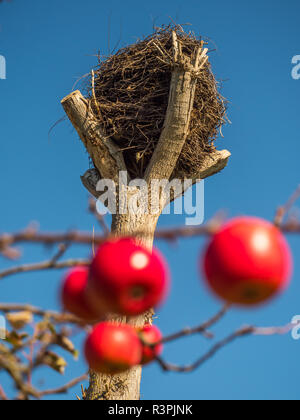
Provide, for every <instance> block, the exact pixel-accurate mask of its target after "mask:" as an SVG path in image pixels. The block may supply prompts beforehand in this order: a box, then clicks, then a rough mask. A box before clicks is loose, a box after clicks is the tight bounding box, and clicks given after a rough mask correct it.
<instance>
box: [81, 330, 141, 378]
mask: <svg viewBox="0 0 300 420" xmlns="http://www.w3.org/2000/svg"><path fill="white" fill-rule="evenodd" d="M85 357H86V360H87V362H88V365H89V367H90V368H91V369H92V370H94V371H95V372H98V373H106V374H107V373H108V374H116V373H119V372H123V371H125V370H128V369H130V368H131V367H133V366H135V365H138V364H140V361H141V357H142V344H141V341H140V339H139V337H138V335H137V332H136V331H135V330H134V328H133V327H131V326H130V325H126V324H121V325H118V324H113V323H110V322H102V323H101V324H98V325H97V326H96V327H95V328H94V329H93V331H92V332H91V334H90V335H89V336H88V338H87V340H86V343H85Z"/></svg>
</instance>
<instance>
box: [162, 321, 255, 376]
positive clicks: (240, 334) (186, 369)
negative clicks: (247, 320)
mask: <svg viewBox="0 0 300 420" xmlns="http://www.w3.org/2000/svg"><path fill="white" fill-rule="evenodd" d="M251 333H253V327H245V328H241V329H239V330H237V331H236V332H234V333H233V334H231V335H230V336H228V337H227V338H225V339H224V340H222V341H220V342H219V343H217V344H215V345H214V346H213V347H212V348H211V349H210V350H209V351H208V352H207V353H206V354H205V355H204V356H202V357H201V358H200V359H199V360H197V361H196V362H195V363H193V364H191V365H186V366H177V365H174V364H171V363H168V362H165V361H164V360H163V359H162V358H161V357H157V359H156V360H157V362H158V363H159V365H160V366H161V368H162V369H163V370H164V371H172V372H186V373H187V372H192V371H194V370H196V369H197V368H199V367H200V366H201V365H203V364H204V363H205V362H206V361H207V360H209V359H211V358H212V357H213V356H214V355H215V354H216V353H217V352H218V351H219V350H221V349H222V348H223V347H225V346H227V345H228V344H230V343H232V342H233V341H234V340H236V339H237V338H239V337H245V336H246V335H250V334H251Z"/></svg>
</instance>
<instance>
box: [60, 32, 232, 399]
mask: <svg viewBox="0 0 300 420" xmlns="http://www.w3.org/2000/svg"><path fill="white" fill-rule="evenodd" d="M172 42H173V57H172V58H171V59H170V57H169V56H166V55H165V54H164V53H163V51H162V50H161V49H160V48H159V47H158V51H159V54H162V55H163V57H162V58H161V59H163V60H165V62H166V64H169V65H170V68H171V69H172V78H171V84H170V92H169V103H168V108H167V112H166V116H165V123H164V127H163V130H162V133H161V135H160V138H159V140H158V143H157V146H156V149H155V151H154V153H153V156H152V158H151V161H150V163H149V166H148V168H147V170H146V173H145V175H144V181H145V182H146V184H147V186H148V187H150V186H151V185H152V181H161V180H163V181H167V182H168V181H170V180H171V179H172V178H174V176H173V177H172V174H174V175H176V171H175V169H176V164H177V161H178V158H179V157H180V153H181V150H182V148H183V146H184V143H185V141H186V138H187V135H188V130H189V123H190V118H191V112H192V109H193V103H194V93H195V87H196V83H197V77H198V75H199V74H200V71H201V70H202V69H203V67H204V65H205V63H206V61H207V58H208V57H207V55H206V54H207V51H208V50H207V48H205V49H203V43H200V44H199V46H198V47H197V48H195V51H194V52H193V54H192V55H191V57H188V56H186V55H185V54H183V51H182V45H181V42H180V41H179V40H178V39H177V35H176V32H175V31H173V32H172ZM62 105H63V107H64V110H65V112H66V114H67V115H68V117H69V119H70V121H71V122H72V124H73V126H74V127H75V129H76V131H77V132H78V134H79V136H80V138H81V140H82V142H83V144H84V145H85V147H86V149H87V151H88V153H89V155H90V156H91V158H92V159H93V162H94V164H95V167H96V170H92V171H88V172H87V173H86V174H85V175H84V176H83V177H82V182H83V184H84V185H85V186H86V187H87V189H88V190H89V191H90V192H91V194H93V195H94V196H95V197H96V198H98V197H99V193H97V188H96V185H97V182H98V180H100V179H109V180H112V181H114V183H115V184H116V185H117V186H118V187H119V189H120V187H121V186H120V185H119V175H120V173H122V172H123V173H124V172H126V173H128V171H127V167H126V164H125V161H124V157H123V155H122V151H121V150H119V148H118V147H117V145H116V144H115V143H114V141H113V140H112V139H109V138H107V136H106V135H105V133H103V131H102V129H101V125H100V124H99V121H98V119H97V118H96V116H95V115H94V113H93V111H92V107H91V104H90V101H89V100H88V99H85V98H84V97H83V96H82V94H81V93H80V92H79V91H75V92H73V93H71V94H70V95H68V96H67V97H66V98H64V99H63V100H62ZM229 156H230V153H229V152H228V151H227V150H224V151H220V152H218V151H214V152H212V154H211V155H210V156H208V158H207V159H206V160H205V161H204V162H203V165H202V166H201V167H200V168H195V174H194V176H193V177H192V184H193V183H196V182H198V181H199V180H201V179H204V178H206V177H209V176H211V175H214V174H215V173H218V172H219V171H221V170H222V169H223V168H224V167H225V166H226V165H227V162H228V159H229ZM178 175H179V178H180V179H184V178H185V176H184V174H183V175H182V174H178ZM123 187H124V186H123V185H122V188H123ZM125 188H126V187H125ZM122 191H123V190H122ZM136 192H137V189H136V188H135V187H134V186H132V187H129V186H128V189H127V190H125V191H124V194H127V197H126V198H128V197H130V195H132V194H135V193H136ZM183 193H184V191H182V194H183ZM122 194H123V193H122ZM159 195H160V194H159ZM123 197H125V195H124V196H123ZM145 198H146V197H145ZM152 198H153V197H149V196H148V199H150V205H149V200H148V206H147V208H146V209H144V210H148V212H145V211H144V212H142V211H138V213H134V212H133V213H131V212H130V211H129V212H127V214H117V215H115V216H113V223H112V233H113V234H114V235H116V236H126V235H128V236H135V237H136V238H137V239H138V240H139V241H140V242H141V243H142V244H144V245H145V246H147V247H148V248H149V249H151V248H152V245H153V238H154V232H155V228H156V224H157V221H158V218H159V214H157V215H151V210H150V208H152V207H151V205H152V204H154V205H155V204H156V203H153V202H151V201H152ZM157 199H158V203H157V204H158V208H159V212H162V211H163V208H164V205H166V204H167V203H166V202H165V200H164V197H163V195H162V196H159V197H157ZM155 200H156V199H155ZM149 210H150V211H149ZM152 315H153V311H149V312H148V313H146V314H144V315H141V316H139V317H136V318H131V319H127V318H126V317H122V318H120V317H119V318H116V317H114V320H115V321H119V322H120V321H121V322H128V323H129V324H132V325H135V326H143V325H144V324H145V323H151V321H152ZM110 319H111V318H110ZM140 381H141V367H135V368H133V369H131V370H129V371H128V372H125V373H122V374H119V375H114V376H110V375H103V374H101V375H99V374H96V373H94V372H91V373H90V386H89V389H88V390H87V392H86V396H85V399H86V400H138V399H139V398H140V390H139V389H140Z"/></svg>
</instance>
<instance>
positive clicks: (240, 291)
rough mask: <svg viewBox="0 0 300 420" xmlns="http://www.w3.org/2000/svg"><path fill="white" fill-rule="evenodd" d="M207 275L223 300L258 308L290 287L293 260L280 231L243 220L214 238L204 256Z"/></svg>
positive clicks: (231, 223)
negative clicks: (256, 305) (257, 306)
mask: <svg viewBox="0 0 300 420" xmlns="http://www.w3.org/2000/svg"><path fill="white" fill-rule="evenodd" d="M204 272H205V276H206V279H207V282H208V284H209V286H210V287H211V289H212V290H213V291H214V292H215V293H216V294H217V295H218V296H219V297H220V298H222V299H224V300H225V301H227V302H229V303H234V304H241V305H255V304H259V303H261V302H264V301H266V300H268V299H269V298H271V297H273V296H274V295H276V294H277V293H279V292H280V291H282V290H283V289H285V288H286V287H287V285H288V283H289V279H290V277H291V272H292V256H291V252H290V248H289V246H288V244H287V242H286V240H285V238H284V236H283V234H282V233H281V232H280V230H279V229H278V228H276V227H275V226H274V225H272V224H271V223H269V222H267V221H265V220H262V219H258V218H254V217H240V218H236V219H233V220H231V221H229V222H228V223H226V224H225V225H224V226H223V227H222V228H221V229H220V231H219V232H217V233H216V234H215V235H214V236H213V237H212V239H211V241H210V243H209V245H208V247H207V250H206V252H205V256H204Z"/></svg>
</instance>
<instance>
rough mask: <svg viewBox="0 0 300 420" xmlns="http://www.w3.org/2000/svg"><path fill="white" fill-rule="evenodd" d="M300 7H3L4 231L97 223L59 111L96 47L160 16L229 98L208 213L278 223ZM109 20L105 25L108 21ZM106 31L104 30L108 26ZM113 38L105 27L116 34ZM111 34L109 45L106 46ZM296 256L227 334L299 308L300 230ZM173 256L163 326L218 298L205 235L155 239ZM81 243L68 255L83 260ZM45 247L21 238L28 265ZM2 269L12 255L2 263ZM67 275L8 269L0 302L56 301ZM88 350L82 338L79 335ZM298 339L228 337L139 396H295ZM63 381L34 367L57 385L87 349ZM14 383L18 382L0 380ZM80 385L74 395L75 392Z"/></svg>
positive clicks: (146, 27) (216, 1) (178, 219)
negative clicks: (275, 291) (205, 272)
mask: <svg viewBox="0 0 300 420" xmlns="http://www.w3.org/2000/svg"><path fill="white" fill-rule="evenodd" d="M299 12H300V4H299V2H298V1H296V0H289V1H287V2H285V3H283V2H282V1H281V0H272V1H271V0H264V1H263V2H261V1H258V0H252V1H248V0H247V1H243V2H239V1H233V0H228V1H226V2H223V1H221V0H211V1H210V2H202V1H199V0H197V1H192V0H186V1H185V2H182V1H178V0H175V1H172V2H171V1H169V0H166V1H164V2H162V1H157V0H153V1H151V2H138V1H131V0H128V1H127V2H122V1H120V0H118V1H117V0H111V1H110V2H108V3H106V2H100V1H96V0H85V1H84V2H83V1H80V0H72V1H71V0H65V1H61V0H60V1H59V0H51V1H48V0H45V1H42V2H41V1H38V0H12V1H11V2H9V3H4V4H1V5H0V55H2V56H4V57H5V58H6V63H7V79H6V80H0V120H1V126H0V136H1V149H0V150H1V152H0V159H1V166H0V171H1V180H0V184H1V197H2V200H1V209H0V214H1V217H0V231H17V230H19V229H22V228H24V227H25V226H27V225H28V223H29V222H30V221H38V222H39V224H40V228H41V229H43V230H49V231H51V230H66V229H73V228H78V229H81V230H88V231H91V230H92V229H93V225H94V220H93V218H92V217H91V216H89V214H88V213H87V193H86V191H85V190H84V189H83V187H82V186H81V183H80V179H79V176H80V175H81V174H82V173H83V172H85V170H86V169H87V168H88V156H87V154H86V153H85V151H84V148H83V146H82V145H81V143H80V141H79V140H78V138H77V135H76V133H75V132H74V130H73V129H72V127H71V125H70V124H69V123H68V122H63V123H62V124H59V125H58V126H57V127H56V128H55V130H54V131H53V132H52V134H51V136H50V139H48V131H49V128H50V127H51V126H52V125H53V123H55V122H56V121H57V120H59V119H60V118H61V117H63V115H64V113H63V110H62V108H61V105H60V100H61V99H62V98H63V97H64V96H65V95H67V94H68V93H70V92H71V90H72V87H73V85H74V83H75V81H76V80H77V79H78V78H79V77H80V76H82V75H84V74H86V73H87V72H89V71H90V69H91V68H93V66H95V65H96V57H95V54H96V53H97V52H98V50H100V51H101V52H102V53H103V54H107V53H108V49H109V44H110V46H111V47H113V46H114V45H115V44H116V43H117V41H118V39H119V38H120V36H121V42H120V46H123V45H126V44H129V43H132V42H134V41H135V40H136V39H137V38H139V37H142V36H143V35H148V34H150V33H151V32H152V26H153V21H155V24H156V25H160V24H163V23H165V24H168V23H169V22H170V17H171V18H172V19H174V20H176V21H177V22H178V23H187V22H189V23H191V24H192V29H193V30H194V31H195V32H196V33H197V34H202V35H203V36H206V37H209V38H210V39H211V40H212V41H213V42H214V44H215V45H216V51H215V52H213V53H212V54H211V57H210V60H211V62H212V65H213V70H214V72H215V74H216V76H217V78H218V79H220V80H223V81H224V83H223V89H222V93H223V95H224V96H226V97H227V98H228V99H229V100H230V105H229V118H230V120H231V121H232V124H231V125H229V126H227V127H225V129H224V130H223V132H224V138H222V139H219V140H218V141H217V146H218V147H219V148H227V149H229V150H230V151H231V152H232V158H231V160H230V164H229V166H228V167H227V168H226V170H224V171H223V172H222V173H221V174H219V175H217V176H215V177H213V178H211V179H209V180H208V181H207V182H206V184H205V214H206V216H205V218H206V220H208V219H209V218H210V217H212V216H213V215H214V214H215V213H216V212H217V211H218V210H220V209H225V210H227V211H228V214H229V215H230V216H235V215H240V214H249V215H256V216H260V217H264V218H267V219H272V217H273V215H274V212H275V209H276V207H277V206H278V205H280V204H282V203H284V202H285V201H286V199H287V198H288V196H289V195H290V194H291V193H292V192H293V191H294V190H295V188H296V187H297V185H298V183H299V181H300V179H299V178H300V177H299V153H300V143H299V140H300V126H299V98H300V80H294V79H293V78H292V77H291V71H292V64H291V62H292V58H293V57H294V56H295V55H299V54H300V44H299V39H300V36H299V35H300V28H299ZM109 22H110V24H109ZM109 27H110V30H109ZM109 34H110V36H109ZM108 39H110V42H108ZM183 221H184V216H169V217H166V216H164V217H163V218H162V220H161V225H164V226H166V225H170V226H171V225H175V224H176V225H180V224H182V223H183ZM288 239H289V242H290V244H291V246H292V250H293V254H294V258H295V272H294V277H293V282H292V285H291V287H290V289H289V290H288V291H287V292H286V293H285V294H284V295H283V296H281V297H280V298H279V299H277V300H275V301H273V302H272V303H271V304H268V305H267V306H264V307H263V308H260V309H257V310H247V311H246V310H233V311H232V312H231V313H230V314H229V315H228V316H227V318H225V320H224V321H223V322H222V323H221V324H220V325H219V326H218V327H217V328H216V332H217V334H218V337H219V338H221V337H223V336H225V335H226V334H227V333H229V332H231V331H232V330H233V329H235V328H237V327H239V326H240V325H242V324H249V323H250V324H252V323H253V324H257V325H263V326H265V325H281V324H285V323H287V322H289V321H290V320H291V318H292V317H293V316H294V315H298V314H300V305H299V295H300V283H299V280H298V278H299V274H300V267H299V266H298V261H299V259H300V237H291V236H290V237H289V238H288ZM157 245H158V246H159V247H160V249H161V250H162V251H163V252H164V253H165V254H166V256H167V258H168V260H169V263H170V266H171V271H172V277H173V287H172V292H171V295H170V298H169V300H168V302H167V303H166V305H165V306H164V307H163V308H162V309H161V310H160V311H159V312H158V314H157V316H158V318H157V320H156V322H157V324H158V326H159V327H160V328H161V329H162V331H163V332H164V333H165V334H167V333H171V332H174V331H176V330H177V329H179V328H182V327H184V326H186V325H196V324H197V323H199V322H200V321H202V320H204V319H206V318H207V317H209V316H210V315H212V314H213V313H214V312H215V311H216V310H218V308H219V307H220V302H218V301H216V300H215V298H214V297H212V296H211V295H210V294H209V292H208V291H207V290H206V288H205V286H204V285H203V281H202V280H201V279H200V278H199V274H198V271H197V260H198V258H199V255H200V253H201V251H202V250H203V246H204V240H203V239H201V238H197V239H192V240H185V241H180V242H179V244H178V245H177V246H169V245H167V244H164V243H157ZM89 251H90V250H89V249H87V248H82V247H75V248H73V249H72V250H71V251H70V252H69V255H71V256H74V257H85V256H86V255H88V254H89ZM49 255H50V251H49V250H47V249H46V250H45V249H39V248H37V247H36V246H28V247H26V253H25V256H24V259H23V260H22V261H27V262H34V261H39V260H41V259H46V258H48V257H49ZM0 264H1V267H2V268H5V267H7V266H8V263H7V262H6V261H4V260H1V261H0ZM61 274H62V273H59V272H49V273H35V274H26V275H19V276H16V277H11V278H7V279H6V280H4V281H2V282H1V284H0V293H1V301H4V302H23V303H24V302H30V303H32V304H35V305H38V306H43V307H46V308H51V309H56V308H58V300H57V291H58V287H59V283H60V279H61ZM77 341H78V345H79V346H80V345H81V344H80V340H79V339H78V340H77ZM299 346H300V342H297V341H293V340H292V338H291V337H290V336H289V335H288V336H285V337H270V338H260V337H255V338H248V339H245V340H242V341H239V342H237V343H235V344H233V345H232V346H231V347H228V348H227V349H225V350H224V351H223V352H222V353H220V354H219V355H218V356H216V357H215V359H213V360H212V361H210V362H208V363H207V364H206V365H205V366H204V367H203V368H202V369H201V370H199V371H196V372H194V373H192V374H184V375H183V374H173V373H170V374H165V373H162V372H161V371H160V370H159V368H158V367H156V366H151V367H147V368H146V369H145V370H144V375H143V383H142V398H143V399H299V397H300V393H299V375H300V367H299V363H298V360H299V357H298V355H299ZM206 348H207V343H206V342H205V341H203V339H202V338H199V337H194V338H190V339H186V340H182V341H180V342H176V343H174V344H171V345H168V347H166V349H165V356H166V358H167V359H169V360H171V361H173V362H178V363H189V362H191V361H193V360H194V359H195V358H197V357H198V356H199V355H200V354H201V353H202V352H203V351H205V349H206ZM69 363H70V365H69V367H68V369H67V372H66V375H65V377H63V378H61V377H60V376H59V375H57V374H53V373H52V372H49V371H48V370H42V371H40V372H38V373H37V378H36V380H37V381H38V380H40V379H46V383H47V387H53V386H56V385H58V384H61V383H62V382H66V381H68V380H69V379H71V378H72V377H74V376H77V375H80V374H81V373H83V372H84V371H85V369H86V366H85V364H84V363H83V360H82V358H81V359H80V361H79V362H77V363H76V362H73V361H72V360H69ZM0 383H1V384H2V385H3V386H4V388H7V389H8V390H10V382H9V381H7V379H6V377H5V376H3V375H0ZM75 392H77V393H79V392H80V390H79V388H77V389H75V390H72V392H70V393H69V394H68V395H67V396H61V397H59V398H62V399H64V398H68V399H73V398H74V393H75Z"/></svg>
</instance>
